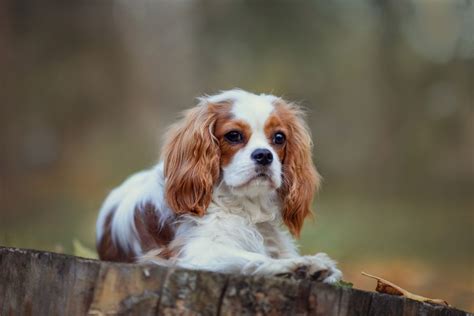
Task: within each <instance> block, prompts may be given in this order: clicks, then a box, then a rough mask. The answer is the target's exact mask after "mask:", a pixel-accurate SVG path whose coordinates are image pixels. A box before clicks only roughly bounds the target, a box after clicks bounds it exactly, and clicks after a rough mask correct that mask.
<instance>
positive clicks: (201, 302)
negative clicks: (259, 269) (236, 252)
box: [0, 247, 472, 316]
mask: <svg viewBox="0 0 474 316" xmlns="http://www.w3.org/2000/svg"><path fill="white" fill-rule="evenodd" d="M117 314H120V315H122V314H123V315H156V314H158V315H387V316H390V315H404V316H410V315H446V316H449V315H456V316H457V315H472V314H469V313H466V312H463V311H460V310H457V309H454V308H447V307H443V306H434V305H429V304H425V303H420V302H416V301H412V300H408V299H405V298H402V297H396V296H388V295H383V294H378V293H372V292H364V291H360V290H356V289H347V288H339V287H334V286H329V285H324V284H321V283H315V282H311V281H306V280H303V281H295V280H287V279H280V278H263V277H246V276H241V275H224V274H218V273H211V272H204V271H191V270H184V269H175V268H166V267H161V266H145V265H138V264H122V263H111V262H101V261H97V260H89V259H83V258H77V257H73V256H68V255H61V254H54V253H50V252H41V251H34V250H23V249H14V248H3V247H0V315H117Z"/></svg>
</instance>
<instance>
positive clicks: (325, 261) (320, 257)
mask: <svg viewBox="0 0 474 316" xmlns="http://www.w3.org/2000/svg"><path fill="white" fill-rule="evenodd" d="M305 258H306V259H307V260H308V269H307V270H308V271H307V274H308V276H309V277H310V278H311V279H312V280H314V281H322V282H324V283H329V284H332V283H336V282H338V281H340V280H341V278H342V272H341V270H339V269H338V268H337V263H336V261H334V260H332V259H331V258H329V256H328V255H327V254H325V253H318V254H316V255H314V256H307V257H305Z"/></svg>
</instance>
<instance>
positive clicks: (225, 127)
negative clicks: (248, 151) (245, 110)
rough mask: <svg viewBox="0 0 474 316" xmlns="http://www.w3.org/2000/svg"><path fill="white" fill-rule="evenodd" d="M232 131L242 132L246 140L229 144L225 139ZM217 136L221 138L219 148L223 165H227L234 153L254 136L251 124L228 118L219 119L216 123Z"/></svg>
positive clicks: (221, 164)
mask: <svg viewBox="0 0 474 316" xmlns="http://www.w3.org/2000/svg"><path fill="white" fill-rule="evenodd" d="M232 131H238V132H241V133H242V134H243V136H244V142H243V143H242V144H235V145H233V144H229V142H227V141H226V140H225V137H224V136H225V135H226V134H227V133H229V132H232ZM215 136H216V138H217V139H218V140H219V148H220V154H221V163H220V166H221V167H225V166H227V165H229V164H230V163H231V162H232V158H233V157H234V155H235V154H236V153H237V152H238V151H239V150H240V149H242V148H243V147H245V145H246V144H247V142H248V141H249V139H250V137H252V131H251V128H250V126H249V125H248V124H247V123H245V122H243V121H241V120H235V119H226V120H222V119H219V120H218V121H217V124H216V130H215Z"/></svg>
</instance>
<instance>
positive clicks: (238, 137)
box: [224, 131, 244, 144]
mask: <svg viewBox="0 0 474 316" xmlns="http://www.w3.org/2000/svg"><path fill="white" fill-rule="evenodd" d="M224 137H225V139H226V140H227V141H228V142H230V143H232V144H240V143H242V142H243V141H244V135H242V133H240V132H237V131H232V132H229V133H227V134H225V136H224Z"/></svg>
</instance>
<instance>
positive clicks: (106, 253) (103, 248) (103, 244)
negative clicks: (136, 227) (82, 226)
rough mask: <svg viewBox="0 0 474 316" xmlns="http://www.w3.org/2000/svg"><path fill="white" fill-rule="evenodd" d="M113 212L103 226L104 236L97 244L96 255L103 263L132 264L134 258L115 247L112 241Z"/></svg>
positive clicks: (113, 211)
mask: <svg viewBox="0 0 474 316" xmlns="http://www.w3.org/2000/svg"><path fill="white" fill-rule="evenodd" d="M114 214H115V210H112V211H111V212H110V213H109V215H108V216H107V218H106V219H105V224H104V234H103V235H102V238H101V239H100V240H99V241H98V242H97V253H98V254H99V258H100V260H104V261H118V262H133V261H134V259H135V258H134V256H133V255H132V254H130V253H127V252H125V251H124V250H123V249H121V248H119V247H117V246H116V245H115V243H114V242H113V240H112V232H111V227H112V219H113V218H114Z"/></svg>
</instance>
